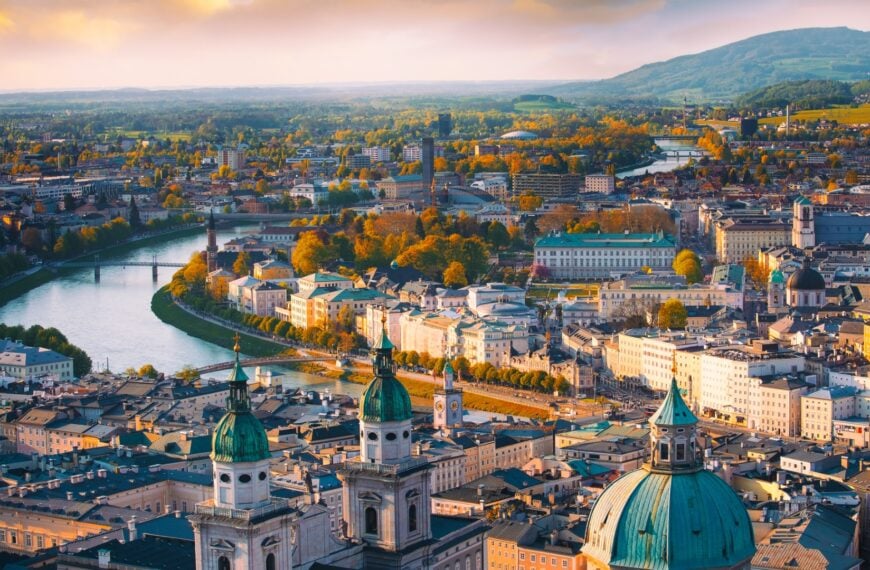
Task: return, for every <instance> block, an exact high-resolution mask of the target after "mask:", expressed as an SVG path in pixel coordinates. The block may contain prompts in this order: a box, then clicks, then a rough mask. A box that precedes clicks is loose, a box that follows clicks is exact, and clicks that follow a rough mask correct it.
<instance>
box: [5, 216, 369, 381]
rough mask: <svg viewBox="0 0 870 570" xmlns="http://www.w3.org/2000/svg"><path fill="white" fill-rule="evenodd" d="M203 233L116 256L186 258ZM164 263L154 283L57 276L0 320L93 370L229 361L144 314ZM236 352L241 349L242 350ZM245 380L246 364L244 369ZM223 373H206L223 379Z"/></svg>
mask: <svg viewBox="0 0 870 570" xmlns="http://www.w3.org/2000/svg"><path fill="white" fill-rule="evenodd" d="M255 229H256V226H251V225H248V226H238V227H234V228H226V229H219V230H218V245H221V244H223V243H224V242H226V241H228V240H230V239H232V238H234V237H239V236H243V235H247V234H250V233H252V232H253V231H254V230H255ZM205 246H206V236H205V230H203V231H202V233H201V234H197V235H194V236H185V237H180V238H178V239H175V240H173V241H171V242H165V243H161V244H158V245H151V246H144V247H142V248H140V249H137V250H135V251H132V252H130V253H127V254H125V255H124V256H122V257H119V258H113V261H116V260H127V261H150V260H151V259H152V257H153V256H157V259H158V260H160V261H166V262H186V261H187V260H188V259H190V255H191V254H192V253H193V252H194V251H201V250H203V249H205ZM173 271H175V270H174V269H172V268H160V273H159V278H158V280H157V282H154V281H153V280H152V279H151V268H150V267H126V268H125V267H103V268H101V270H100V281H99V282H96V281H94V272H93V270H92V269H80V270H77V271H75V272H74V273H72V274H69V275H66V276H64V277H59V278H57V279H55V280H53V281H50V282H49V283H46V284H44V285H42V286H40V287H37V288H36V289H33V290H31V291H29V292H28V293H26V294H25V295H23V296H21V297H19V298H17V299H15V300H13V301H10V302H9V303H7V304H6V305H5V306H3V307H0V322H4V323H7V324H10V325H11V324H22V325H25V326H30V325H34V324H39V325H42V326H44V327H49V326H52V327H56V328H57V329H59V330H60V331H61V332H63V333H64V334H65V335H66V336H67V338H68V339H69V341H70V342H71V343H73V344H75V345H77V346H79V347H81V348H82V349H83V350H84V351H85V352H87V353H88V355H90V357H91V359H92V360H93V361H94V370H103V369H105V368H106V366H107V363H108V368H109V369H110V370H112V371H113V372H123V371H124V370H126V369H127V368H129V367H134V368H138V367H140V366H141V365H142V364H145V363H150V364H153V365H154V367H155V368H156V369H157V370H159V371H161V372H169V373H171V372H175V371H178V370H181V368H182V367H184V366H185V365H191V366H194V367H199V366H204V365H207V364H210V363H215V362H224V361H227V360H230V359H232V358H233V353H232V351H229V350H226V349H224V348H221V347H219V346H215V345H213V344H211V343H209V342H206V341H204V340H200V339H198V338H194V337H192V336H189V335H187V334H186V333H184V332H182V331H180V330H178V329H176V328H175V327H173V326H171V325H168V324H166V323H164V322H163V321H161V320H160V319H158V318H157V317H155V316H154V314H153V313H152V312H151V297H152V296H153V295H154V293H155V292H156V291H157V289H159V288H160V287H162V286H163V285H165V284H166V283H168V282H169V279H170V278H171V277H172V273H173ZM242 351H243V352H244V346H243V347H242ZM272 370H274V371H275V372H276V373H281V374H283V384H284V386H285V387H288V388H289V387H296V386H305V387H308V388H310V389H312V390H318V391H322V390H324V389H329V390H330V391H332V392H333V393H342V394H350V395H353V396H357V395H359V393H360V391H361V389H362V386H360V385H358V384H353V383H349V382H341V381H337V380H332V379H326V378H322V377H319V376H315V375H311V374H302V373H299V372H295V371H291V370H287V369H283V368H281V367H272ZM247 372H248V375H249V376H250V377H251V378H253V376H254V371H253V369H250V370H247ZM227 373H228V372H217V373H214V374H210V375H209V376H210V377H214V378H226V375H227Z"/></svg>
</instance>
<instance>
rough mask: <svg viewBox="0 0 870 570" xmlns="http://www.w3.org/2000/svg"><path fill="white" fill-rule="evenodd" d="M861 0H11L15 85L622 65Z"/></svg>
mask: <svg viewBox="0 0 870 570" xmlns="http://www.w3.org/2000/svg"><path fill="white" fill-rule="evenodd" d="M861 7H862V3H861V2H860V1H859V0H839V1H834V2H828V3H826V5H825V9H824V10H820V9H819V8H818V4H817V2H812V1H809V0H806V1H796V2H786V1H785V0H767V1H763V2H749V1H748V0H738V1H737V2H732V3H729V4H728V5H727V6H725V5H719V4H717V3H713V2H707V1H701V2H688V1H685V0H672V1H667V0H624V1H618V2H617V1H615V2H605V1H603V0H590V1H582V2H569V1H566V0H484V1H481V2H475V3H472V4H469V3H464V2H459V1H457V0H429V1H421V2H399V1H397V0H369V1H365V2H352V1H350V0H334V1H331V2H325V3H315V2H311V1H309V0H294V1H292V2H277V1H275V0H158V1H155V2H149V3H141V2H130V1H123V0H109V1H107V2H101V3H99V4H97V3H92V2H87V1H84V0H72V1H65V2H59V1H57V0H41V1H39V2H22V1H18V0H11V1H10V0H7V1H0V49H2V50H3V51H4V52H5V53H7V54H12V55H13V56H14V57H7V58H4V60H3V61H2V62H0V73H3V75H4V77H5V78H6V81H5V82H4V83H5V84H4V87H3V91H29V90H48V91H51V90H68V89H116V88H124V87H141V88H152V89H153V88H192V87H229V86H278V85H302V84H335V83H390V82H403V81H496V80H548V81H554V82H558V81H566V82H567V81H572V80H593V79H603V78H607V77H612V76H614V75H618V74H619V73H623V72H626V71H630V70H632V69H635V68H637V67H639V66H641V65H644V64H647V63H652V62H655V61H661V60H666V59H669V58H672V57H676V56H679V55H683V54H688V53H697V52H700V51H705V50H708V49H712V48H715V47H718V46H721V45H724V44H727V43H730V42H734V41H739V40H741V39H745V38H747V37H751V36H753V35H757V34H763V33H767V32H773V31H777V30H784V29H795V28H802V27H835V26H848V27H850V28H853V29H860V30H865V29H870V13H868V12H867V11H866V10H861Z"/></svg>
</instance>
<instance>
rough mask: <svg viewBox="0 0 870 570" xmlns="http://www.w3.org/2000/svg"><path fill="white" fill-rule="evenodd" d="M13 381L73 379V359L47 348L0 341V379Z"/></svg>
mask: <svg viewBox="0 0 870 570" xmlns="http://www.w3.org/2000/svg"><path fill="white" fill-rule="evenodd" d="M2 376H5V377H8V378H11V379H13V381H25V382H26V381H30V380H39V379H52V380H55V381H62V382H63V381H70V380H72V379H73V359H72V358H70V357H69V356H65V355H63V354H61V353H59V352H55V351H53V350H49V349H47V348H39V347H31V346H25V345H23V344H21V343H18V342H14V341H9V340H2V339H0V377H2Z"/></svg>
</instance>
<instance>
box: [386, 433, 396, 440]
mask: <svg viewBox="0 0 870 570" xmlns="http://www.w3.org/2000/svg"><path fill="white" fill-rule="evenodd" d="M395 440H396V434H394V433H393V432H390V433H388V434H387V441H395Z"/></svg>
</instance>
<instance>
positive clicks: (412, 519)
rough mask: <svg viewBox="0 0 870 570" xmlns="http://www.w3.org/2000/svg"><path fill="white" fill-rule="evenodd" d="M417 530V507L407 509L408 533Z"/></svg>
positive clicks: (412, 506)
mask: <svg viewBox="0 0 870 570" xmlns="http://www.w3.org/2000/svg"><path fill="white" fill-rule="evenodd" d="M416 530H417V505H411V506H409V507H408V532H415V531H416Z"/></svg>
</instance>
